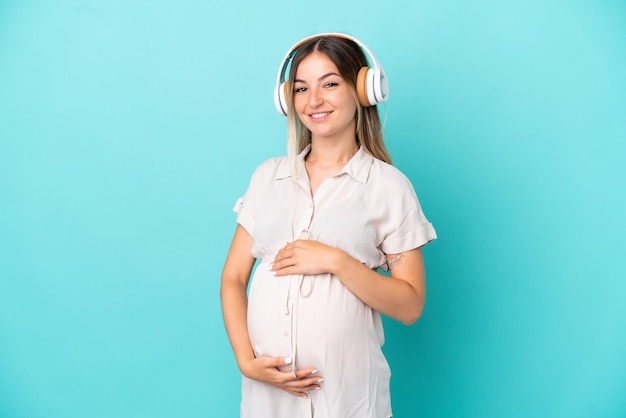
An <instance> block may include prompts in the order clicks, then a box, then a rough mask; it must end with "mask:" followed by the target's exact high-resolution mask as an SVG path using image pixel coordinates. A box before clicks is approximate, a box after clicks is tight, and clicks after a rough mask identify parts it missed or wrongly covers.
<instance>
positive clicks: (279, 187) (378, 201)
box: [235, 146, 436, 418]
mask: <svg viewBox="0 0 626 418" xmlns="http://www.w3.org/2000/svg"><path fill="white" fill-rule="evenodd" d="M309 149H310V146H309V147H307V149H305V150H304V151H303V152H302V153H301V154H300V155H299V156H298V159H297V173H298V174H297V179H295V180H294V179H293V178H292V176H291V173H290V169H289V163H288V160H287V159H286V157H280V158H273V159H270V160H267V161H266V162H264V163H263V164H261V165H260V166H259V167H258V168H257V170H256V171H255V173H254V174H253V176H252V179H251V181H250V185H249V187H248V190H247V192H246V194H245V196H244V197H243V198H242V199H239V201H238V202H237V205H236V206H235V212H237V214H238V216H237V222H238V223H239V224H240V225H241V226H242V227H243V228H245V229H246V231H247V232H248V233H249V234H250V235H251V236H252V237H253V239H254V244H253V248H252V255H253V256H254V257H255V258H257V259H258V260H260V263H259V264H258V265H257V268H256V270H255V272H254V275H253V277H252V282H251V284H250V289H249V295H248V332H249V336H250V341H251V343H252V347H253V349H254V352H255V355H257V356H272V357H291V358H292V359H293V362H292V365H291V366H289V368H286V369H285V370H292V369H291V367H295V369H303V368H308V367H315V368H317V369H318V370H319V374H320V375H321V376H323V377H324V381H323V382H322V383H321V389H320V390H315V391H311V392H309V397H308V398H300V397H296V396H294V395H291V394H289V393H287V392H285V391H283V390H281V389H277V388H275V387H273V386H271V385H268V384H265V383H260V382H258V381H254V380H251V379H247V378H246V377H245V376H244V377H242V378H243V381H242V400H241V417H245V418H300V417H315V418H350V417H354V418H388V417H391V399H390V393H389V380H390V376H391V373H390V370H389V366H388V364H387V361H386V359H385V357H384V356H383V353H382V350H381V346H382V344H383V342H384V335H383V327H382V322H381V318H380V314H379V313H378V312H376V311H374V310H373V309H372V308H370V307H369V306H368V305H366V304H364V303H363V302H362V301H361V300H360V299H358V298H357V297H356V296H355V295H354V294H353V293H352V292H350V291H349V290H348V289H347V288H346V287H344V286H343V284H342V283H341V282H340V280H339V279H338V278H337V277H335V276H333V275H332V274H319V275H314V276H308V275H305V276H303V275H293V276H286V277H285V276H284V277H276V276H274V275H273V274H272V273H271V272H270V271H269V268H270V264H271V262H272V260H273V259H274V256H275V255H276V253H277V252H278V250H279V249H281V248H282V247H284V246H285V245H286V244H287V243H288V242H290V241H293V240H296V239H299V238H304V239H313V240H316V241H319V242H321V243H324V244H327V245H330V246H333V247H337V248H340V249H342V250H343V251H345V252H347V253H348V254H350V255H351V256H352V257H354V258H356V259H357V260H359V261H361V262H362V263H363V264H365V265H367V266H368V267H370V268H372V269H377V268H381V269H383V270H387V263H386V257H385V254H397V253H401V252H405V251H409V250H411V249H414V248H418V247H421V246H422V245H424V244H426V243H428V242H429V241H431V240H433V239H435V238H436V233H435V230H434V228H433V226H432V225H431V223H430V222H428V220H427V219H426V217H425V216H424V214H423V212H422V209H421V207H420V204H419V201H418V199H417V196H416V195H415V192H414V190H413V186H412V185H411V183H410V182H409V180H408V179H407V178H406V177H405V176H404V175H403V174H402V173H401V172H400V171H399V170H398V169H396V168H395V167H393V166H391V165H389V164H387V163H384V162H382V161H380V160H378V159H376V158H373V157H372V156H370V155H369V154H367V153H366V152H364V150H363V149H362V148H361V149H359V151H358V152H357V153H356V154H355V155H354V156H353V157H352V159H351V160H350V161H349V162H348V163H347V164H346V165H345V166H344V168H343V170H341V172H339V173H338V174H336V175H335V176H333V177H329V178H327V179H326V180H325V181H324V182H323V183H322V184H321V185H320V187H319V188H318V190H317V191H316V193H315V195H314V196H311V191H310V186H309V180H308V176H307V173H306V170H305V168H304V157H305V156H306V155H307V154H308V152H309ZM390 280H391V279H390Z"/></svg>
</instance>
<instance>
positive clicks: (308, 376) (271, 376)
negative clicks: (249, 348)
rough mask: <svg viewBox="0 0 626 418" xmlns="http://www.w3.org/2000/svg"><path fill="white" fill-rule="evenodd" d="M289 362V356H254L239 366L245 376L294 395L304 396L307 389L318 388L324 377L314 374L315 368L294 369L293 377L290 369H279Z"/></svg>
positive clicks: (306, 395)
mask: <svg viewBox="0 0 626 418" xmlns="http://www.w3.org/2000/svg"><path fill="white" fill-rule="evenodd" d="M290 364H291V359H290V358H285V357H256V358H254V359H252V360H250V361H249V362H247V364H245V365H241V366H240V367H241V372H242V373H243V375H244V376H246V377H247V378H249V379H253V380H258V381H259V382H264V383H267V384H270V385H272V386H275V387H277V388H279V389H282V390H284V391H286V392H288V393H290V394H292V395H294V396H299V397H303V398H306V397H308V396H309V395H308V394H307V392H308V391H310V390H317V389H320V385H319V384H320V383H321V382H322V381H323V380H324V379H323V378H322V376H319V375H317V374H316V373H317V370H316V369H315V368H308V369H302V370H296V372H295V377H294V373H292V372H291V371H286V372H285V371H282V370H280V367H283V368H284V366H288V365H290Z"/></svg>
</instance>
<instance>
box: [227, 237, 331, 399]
mask: <svg viewBox="0 0 626 418" xmlns="http://www.w3.org/2000/svg"><path fill="white" fill-rule="evenodd" d="M251 249H252V237H251V236H250V234H248V232H247V231H246V230H245V229H244V228H243V227H242V226H241V225H237V229H236V231H235V235H234V237H233V240H232V243H231V246H230V250H229V251H228V256H227V258H226V263H225V265H224V270H223V271H222V283H221V289H220V295H221V298H222V313H223V316H224V325H225V326H226V332H227V334H228V338H229V340H230V343H231V346H232V348H233V352H234V354H235V358H236V360H237V365H238V366H239V370H240V371H241V373H242V374H243V375H244V376H246V377H248V378H250V379H254V380H258V381H262V382H265V383H268V384H271V385H273V386H276V387H278V388H280V389H283V390H285V391H287V392H289V393H291V394H292V395H295V396H303V397H306V396H307V394H306V392H307V391H309V390H313V389H317V388H319V387H320V386H319V384H318V382H319V381H320V379H321V376H319V375H315V376H312V374H314V373H316V372H315V369H313V368H308V369H302V370H296V372H295V376H294V375H293V374H292V373H291V372H283V371H280V370H279V369H278V367H279V366H284V365H286V364H289V363H290V362H291V360H290V359H285V358H283V357H255V355H254V351H253V349H252V344H251V343H250V337H249V335H248V321H247V312H248V298H247V295H246V290H247V287H248V281H249V280H250V273H251V272H252V268H253V266H254V261H255V259H254V257H252V255H251V254H250V251H251Z"/></svg>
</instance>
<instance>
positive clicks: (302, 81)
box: [293, 73, 341, 84]
mask: <svg viewBox="0 0 626 418" xmlns="http://www.w3.org/2000/svg"><path fill="white" fill-rule="evenodd" d="M333 75H336V76H337V77H341V75H339V74H337V73H328V74H324V75H323V76H321V77H320V78H319V79H318V81H322V80H323V79H325V78H328V77H330V76H333ZM293 82H294V83H305V84H306V81H304V80H300V79H299V78H296V79H295V80H293Z"/></svg>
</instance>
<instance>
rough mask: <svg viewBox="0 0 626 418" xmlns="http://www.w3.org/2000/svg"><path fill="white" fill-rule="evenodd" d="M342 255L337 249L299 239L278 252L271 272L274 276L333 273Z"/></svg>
mask: <svg viewBox="0 0 626 418" xmlns="http://www.w3.org/2000/svg"><path fill="white" fill-rule="evenodd" d="M344 255H345V253H344V252H343V251H341V250H339V249H338V248H334V247H330V246H328V245H324V244H322V243H320V242H318V241H313V240H303V239H299V240H296V241H293V242H290V243H289V244H287V245H286V246H284V247H283V248H281V249H280V250H279V251H278V253H277V254H276V257H275V258H274V262H273V263H272V268H271V271H273V272H274V273H275V274H276V276H286V275H289V274H311V275H312V274H322V273H334V272H335V271H336V268H337V266H338V264H339V262H340V260H341V257H342V256H344Z"/></svg>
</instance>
